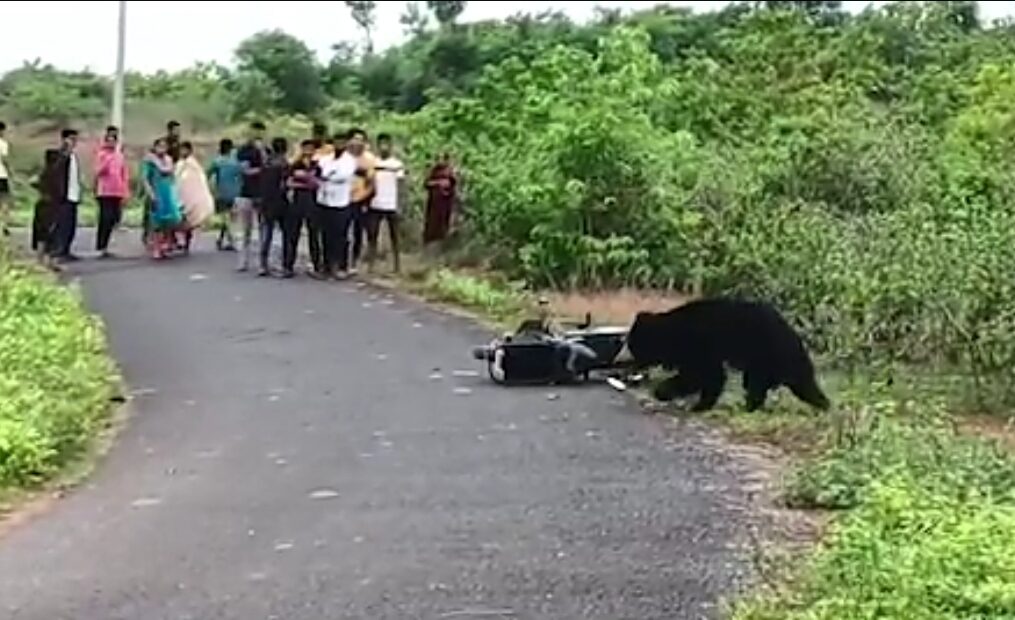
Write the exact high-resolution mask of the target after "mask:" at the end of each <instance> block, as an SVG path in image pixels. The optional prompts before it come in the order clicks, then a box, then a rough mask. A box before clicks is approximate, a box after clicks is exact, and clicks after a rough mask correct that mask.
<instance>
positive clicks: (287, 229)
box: [282, 201, 307, 277]
mask: <svg viewBox="0 0 1015 620" xmlns="http://www.w3.org/2000/svg"><path fill="white" fill-rule="evenodd" d="M305 207H306V205H304V204H301V203H300V202H299V201H297V202H294V203H293V204H292V205H291V206H290V207H289V210H288V211H286V214H285V217H284V218H283V219H282V241H283V243H282V271H283V272H284V275H285V276H286V277H292V276H293V274H294V273H295V271H296V254H297V252H298V251H299V248H300V233H301V232H302V231H303V221H304V220H305V219H306V216H307V213H306V209H305Z"/></svg>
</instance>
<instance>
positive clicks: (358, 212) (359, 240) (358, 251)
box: [349, 202, 367, 271]
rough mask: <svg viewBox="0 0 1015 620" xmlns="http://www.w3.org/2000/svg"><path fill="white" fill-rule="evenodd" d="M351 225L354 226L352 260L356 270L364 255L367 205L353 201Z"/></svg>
mask: <svg viewBox="0 0 1015 620" xmlns="http://www.w3.org/2000/svg"><path fill="white" fill-rule="evenodd" d="M349 212H350V213H349V215H350V226H351V227H352V260H351V261H350V263H349V264H350V267H351V271H355V270H356V268H357V266H358V265H359V261H360V258H361V257H362V255H363V237H364V236H365V235H364V234H363V233H364V223H365V222H366V217H367V214H366V206H365V205H364V204H363V203H361V202H357V203H353V204H352V205H351V208H350V209H349Z"/></svg>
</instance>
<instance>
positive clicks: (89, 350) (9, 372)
mask: <svg viewBox="0 0 1015 620" xmlns="http://www.w3.org/2000/svg"><path fill="white" fill-rule="evenodd" d="M0 251H2V248H0ZM115 389H116V380H115V369H114V368H113V365H112V363H111V362H110V360H109V357H108V356H107V354H106V343H105V337H104V333H103V331H102V328H101V326H100V324H99V323H98V322H97V321H96V320H95V319H93V318H91V317H89V316H88V315H86V314H85V313H84V311H83V309H82V307H81V303H80V301H79V300H78V299H77V298H76V297H75V295H74V294H73V293H72V292H71V291H69V290H67V289H65V288H63V287H61V286H59V285H58V284H57V283H55V282H51V281H49V280H47V279H44V278H42V277H40V276H39V275H37V274H33V273H31V272H29V271H26V270H24V269H22V268H19V267H17V266H14V265H11V264H9V263H7V262H6V261H5V259H3V258H0V394H3V398H0V489H3V488H5V487H10V486H31V485H33V484H37V483H39V482H42V481H44V480H45V479H47V478H49V477H50V476H52V475H53V474H55V473H56V472H57V471H58V469H59V468H60V467H61V466H63V465H65V464H67V463H68V462H69V461H71V460H74V459H75V458H77V457H79V456H81V454H82V452H83V451H84V450H85V449H86V448H87V447H88V446H89V445H90V442H91V440H92V439H93V438H94V437H95V434H96V433H97V432H98V431H99V430H100V429H101V428H102V427H103V425H104V424H105V422H106V420H107V419H108V413H109V408H110V407H109V403H110V399H111V397H112V396H113V395H114V390H115Z"/></svg>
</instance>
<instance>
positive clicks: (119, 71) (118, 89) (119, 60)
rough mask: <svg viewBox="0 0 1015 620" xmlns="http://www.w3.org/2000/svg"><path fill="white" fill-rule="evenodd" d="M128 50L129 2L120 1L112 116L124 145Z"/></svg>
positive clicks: (125, 0)
mask: <svg viewBox="0 0 1015 620" xmlns="http://www.w3.org/2000/svg"><path fill="white" fill-rule="evenodd" d="M126 48H127V0H120V20H119V23H118V25H117V33H116V77H115V78H114V81H113V111H112V114H111V115H110V117H111V121H112V124H113V125H116V126H117V127H119V128H120V143H121V144H123V106H124V101H123V70H124V56H125V55H126Z"/></svg>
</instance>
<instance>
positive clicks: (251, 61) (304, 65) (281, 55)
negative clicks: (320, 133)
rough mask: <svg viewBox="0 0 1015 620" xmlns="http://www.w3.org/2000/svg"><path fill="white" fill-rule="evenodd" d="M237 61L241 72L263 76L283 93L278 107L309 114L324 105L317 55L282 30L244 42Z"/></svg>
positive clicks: (267, 32)
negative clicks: (315, 56)
mask: <svg viewBox="0 0 1015 620" xmlns="http://www.w3.org/2000/svg"><path fill="white" fill-rule="evenodd" d="M236 59H237V61H238V62H237V64H238V67H239V70H240V72H241V73H259V74H261V76H262V77H263V80H262V77H259V78H258V80H257V82H261V81H264V80H266V81H267V83H269V84H271V85H272V86H274V88H275V89H276V90H277V92H278V94H279V98H278V107H279V108H280V109H282V110H284V111H286V112H295V113H301V114H309V113H312V112H314V111H316V110H318V109H320V108H321V106H323V105H324V90H323V89H322V87H321V71H320V67H318V65H317V61H316V59H315V58H314V54H313V52H311V51H310V48H308V47H307V46H306V44H304V43H303V42H302V41H300V40H299V39H297V38H295V37H293V36H292V35H289V34H286V33H285V32H282V31H281V30H270V31H264V32H259V33H257V34H255V35H254V36H252V37H250V38H249V39H246V40H245V41H243V42H242V43H240V46H239V48H237V50H236Z"/></svg>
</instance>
